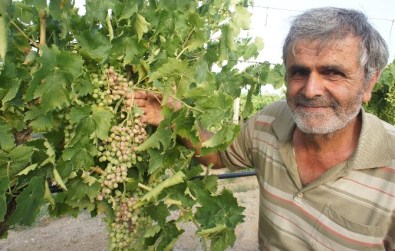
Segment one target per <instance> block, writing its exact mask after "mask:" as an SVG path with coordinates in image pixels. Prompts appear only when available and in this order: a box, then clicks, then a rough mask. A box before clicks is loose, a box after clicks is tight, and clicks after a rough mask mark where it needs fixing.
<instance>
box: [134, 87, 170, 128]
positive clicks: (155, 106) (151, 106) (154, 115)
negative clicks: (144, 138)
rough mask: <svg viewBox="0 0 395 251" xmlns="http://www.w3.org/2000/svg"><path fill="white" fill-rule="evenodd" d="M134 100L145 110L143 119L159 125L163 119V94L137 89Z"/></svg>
mask: <svg viewBox="0 0 395 251" xmlns="http://www.w3.org/2000/svg"><path fill="white" fill-rule="evenodd" d="M134 102H135V104H136V105H137V106H138V107H140V108H141V109H142V110H143V111H144V115H143V117H142V121H143V122H145V123H148V124H151V125H153V126H158V125H159V124H160V122H162V120H163V116H162V114H161V110H162V105H161V103H162V96H161V95H155V94H152V93H149V92H145V91H137V92H135V93H134Z"/></svg>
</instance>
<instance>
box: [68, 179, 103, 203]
mask: <svg viewBox="0 0 395 251" xmlns="http://www.w3.org/2000/svg"><path fill="white" fill-rule="evenodd" d="M67 184H68V188H69V191H68V193H67V194H68V196H69V199H70V200H73V201H75V202H77V203H78V202H81V201H84V200H87V201H90V202H93V200H94V199H95V198H96V196H97V194H98V191H99V189H100V184H99V183H94V184H92V185H89V184H87V183H85V182H84V180H83V179H80V178H75V179H72V180H69V181H68V183H67Z"/></svg>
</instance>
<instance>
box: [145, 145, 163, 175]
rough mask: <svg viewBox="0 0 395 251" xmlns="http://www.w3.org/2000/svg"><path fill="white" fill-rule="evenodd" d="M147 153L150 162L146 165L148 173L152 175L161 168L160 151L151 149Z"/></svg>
mask: <svg viewBox="0 0 395 251" xmlns="http://www.w3.org/2000/svg"><path fill="white" fill-rule="evenodd" d="M147 152H148V154H149V156H150V161H149V164H148V173H149V174H152V173H154V172H156V171H157V170H159V169H161V168H162V167H163V162H162V158H163V156H162V151H160V150H158V149H153V148H151V149H148V151H147Z"/></svg>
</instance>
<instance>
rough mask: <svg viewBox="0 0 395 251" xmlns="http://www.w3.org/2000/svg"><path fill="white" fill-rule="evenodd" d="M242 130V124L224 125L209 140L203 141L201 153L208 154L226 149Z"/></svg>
mask: <svg viewBox="0 0 395 251" xmlns="http://www.w3.org/2000/svg"><path fill="white" fill-rule="evenodd" d="M239 131H240V126H239V125H237V124H232V125H230V126H227V127H223V128H222V129H221V130H220V131H218V132H216V133H215V134H214V135H213V136H212V137H211V138H210V139H209V140H207V141H205V142H203V143H202V148H201V154H202V155H203V156H204V155H207V154H209V153H211V152H213V151H218V150H225V149H226V147H228V145H230V143H232V141H233V140H234V139H235V138H236V136H237V134H238V133H239Z"/></svg>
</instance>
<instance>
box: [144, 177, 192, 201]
mask: <svg viewBox="0 0 395 251" xmlns="http://www.w3.org/2000/svg"><path fill="white" fill-rule="evenodd" d="M184 178H185V174H184V173H183V172H181V171H179V172H177V173H175V174H174V175H172V176H171V177H170V178H167V179H166V180H164V181H162V182H161V183H159V184H158V185H156V186H155V187H154V188H153V189H152V190H151V191H149V192H148V193H146V194H145V195H144V196H143V197H142V198H141V201H151V200H154V199H155V198H156V197H158V195H159V194H160V193H161V192H162V191H163V190H164V189H165V188H167V187H171V186H174V185H177V184H179V183H181V182H183V181H184Z"/></svg>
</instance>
